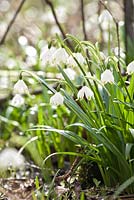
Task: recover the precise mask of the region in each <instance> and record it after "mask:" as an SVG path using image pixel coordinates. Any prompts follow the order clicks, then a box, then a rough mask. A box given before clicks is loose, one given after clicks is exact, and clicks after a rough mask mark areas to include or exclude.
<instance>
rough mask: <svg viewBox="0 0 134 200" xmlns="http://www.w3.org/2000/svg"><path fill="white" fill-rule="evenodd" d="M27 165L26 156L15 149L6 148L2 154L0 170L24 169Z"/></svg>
mask: <svg viewBox="0 0 134 200" xmlns="http://www.w3.org/2000/svg"><path fill="white" fill-rule="evenodd" d="M24 165H25V159H24V156H23V155H21V154H19V153H18V151H17V150H16V149H15V148H5V149H4V150H3V151H1V152H0V169H1V170H7V169H8V168H9V167H12V168H14V169H19V168H23V167H24Z"/></svg>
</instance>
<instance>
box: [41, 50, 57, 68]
mask: <svg viewBox="0 0 134 200" xmlns="http://www.w3.org/2000/svg"><path fill="white" fill-rule="evenodd" d="M56 50H57V49H56V48H55V47H51V48H48V47H45V48H43V49H42V52H41V55H40V59H41V64H42V65H46V64H51V62H52V57H53V54H54V52H55V51H56Z"/></svg>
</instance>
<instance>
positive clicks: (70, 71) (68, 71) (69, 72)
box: [60, 67, 76, 81]
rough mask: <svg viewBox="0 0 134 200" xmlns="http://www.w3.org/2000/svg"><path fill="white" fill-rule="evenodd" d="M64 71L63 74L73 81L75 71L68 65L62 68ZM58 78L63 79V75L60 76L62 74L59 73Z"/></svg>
mask: <svg viewBox="0 0 134 200" xmlns="http://www.w3.org/2000/svg"><path fill="white" fill-rule="evenodd" d="M64 72H65V74H66V75H67V76H68V78H69V79H70V80H72V81H73V80H74V79H75V76H76V72H75V71H74V70H73V69H71V68H70V67H68V68H66V69H64ZM60 78H61V79H64V77H63V76H62V74H61V75H60Z"/></svg>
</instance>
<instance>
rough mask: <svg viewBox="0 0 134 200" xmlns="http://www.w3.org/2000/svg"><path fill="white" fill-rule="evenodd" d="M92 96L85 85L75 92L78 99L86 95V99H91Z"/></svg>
mask: <svg viewBox="0 0 134 200" xmlns="http://www.w3.org/2000/svg"><path fill="white" fill-rule="evenodd" d="M93 96H94V94H93V92H92V90H91V89H90V88H89V87H87V86H83V87H82V88H81V89H80V90H79V92H78V94H77V98H78V99H83V98H84V97H86V99H91V97H93Z"/></svg>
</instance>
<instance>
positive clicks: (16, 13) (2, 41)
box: [0, 0, 26, 45]
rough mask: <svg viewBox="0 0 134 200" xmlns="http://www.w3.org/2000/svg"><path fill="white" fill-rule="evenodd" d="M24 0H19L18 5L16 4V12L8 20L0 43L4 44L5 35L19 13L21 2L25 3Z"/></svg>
mask: <svg viewBox="0 0 134 200" xmlns="http://www.w3.org/2000/svg"><path fill="white" fill-rule="evenodd" d="M25 1H26V0H22V1H21V2H20V4H19V6H18V8H17V10H16V12H15V14H14V16H13V18H12V19H11V21H10V22H9V24H8V26H7V29H6V31H5V33H4V35H3V37H2V39H1V41H0V45H2V44H4V42H5V39H6V37H7V34H8V32H9V31H10V29H11V27H12V25H13V23H14V21H15V19H16V18H17V15H18V14H19V12H20V10H21V8H22V6H23V4H24V3H25Z"/></svg>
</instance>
